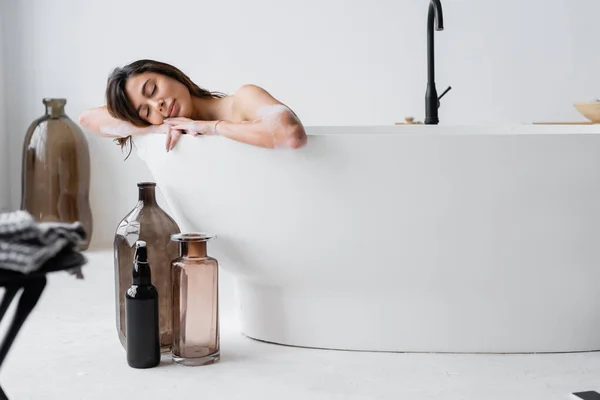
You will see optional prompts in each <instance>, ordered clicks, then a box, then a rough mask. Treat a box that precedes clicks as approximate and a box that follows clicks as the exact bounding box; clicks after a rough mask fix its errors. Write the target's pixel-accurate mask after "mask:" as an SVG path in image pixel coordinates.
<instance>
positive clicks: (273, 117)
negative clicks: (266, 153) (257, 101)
mask: <svg viewBox="0 0 600 400" xmlns="http://www.w3.org/2000/svg"><path fill="white" fill-rule="evenodd" d="M257 114H258V117H259V120H260V121H261V122H262V123H263V124H264V126H265V128H266V129H267V131H268V132H269V133H270V134H271V136H273V139H274V147H275V148H279V147H286V146H284V145H283V144H281V143H278V140H277V139H278V137H277V132H278V131H283V130H284V128H285V126H284V125H283V122H282V121H283V120H284V115H285V114H287V115H288V116H291V117H292V118H293V119H294V120H295V121H297V122H298V123H300V120H299V119H298V117H297V116H296V114H294V112H293V111H292V110H290V108H289V107H287V106H286V105H283V104H270V105H266V106H262V107H260V108H259V109H258V110H257Z"/></svg>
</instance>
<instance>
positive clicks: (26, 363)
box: [0, 251, 600, 400]
mask: <svg viewBox="0 0 600 400" xmlns="http://www.w3.org/2000/svg"><path fill="white" fill-rule="evenodd" d="M86 254H87V256H88V257H89V259H90V263H89V264H88V265H87V266H86V267H85V270H84V273H85V280H83V281H77V280H75V279H74V278H73V277H71V276H69V275H67V274H66V273H58V274H55V275H52V276H51V277H50V280H49V283H48V287H47V289H46V292H45V293H44V295H43V297H42V299H41V301H40V303H39V304H38V306H37V308H36V309H35V310H34V312H33V313H32V315H31V316H30V318H29V319H28V321H27V322H26V324H25V326H24V327H23V330H22V331H21V333H20V335H19V336H18V338H17V341H16V343H15V345H14V346H13V348H12V349H11V352H10V353H9V355H8V357H7V359H6V361H5V364H4V365H3V368H2V371H1V373H0V383H1V384H2V386H3V388H4V389H5V391H6V393H7V395H8V396H9V398H11V399H18V400H25V399H61V400H70V399H102V400H105V399H169V400H172V399H178V398H190V399H232V400H233V399H244V400H247V399H253V398H260V399H278V400H279V399H286V400H287V399H290V400H292V399H345V400H346V399H347V400H354V399H394V400H398V399H400V400H401V399H407V400H409V399H410V400H417V399H443V400H453V399H485V400H495V399H511V400H516V399H539V400H553V399H568V398H569V393H571V392H573V391H582V390H598V391H600V353H579V354H556V355H506V356H503V355H493V356H486V355H440V354H382V353H379V354H375V353H353V352H340V351H324V350H311V349H300V348H291V347H285V346H277V345H270V344H266V343H261V342H256V341H253V340H251V339H248V338H245V337H243V336H242V335H240V334H239V333H238V331H237V329H236V324H235V320H234V319H233V318H231V313H230V312H229V313H228V312H227V310H226V309H224V310H223V311H224V316H223V319H222V344H221V349H222V360H221V362H220V363H219V364H216V365H211V366H206V367H195V368H194V367H180V366H175V365H172V364H171V363H170V361H169V360H168V359H166V360H165V361H164V362H163V363H162V364H161V366H160V367H157V368H154V369H149V370H134V369H131V368H129V367H128V366H127V363H126V362H125V354H124V351H123V350H122V348H121V345H120V344H119V341H118V339H117V336H116V331H115V322H114V301H113V294H114V288H113V264H112V253H111V252H110V251H102V252H99V251H95V252H87V253H86ZM2 325H3V326H2V328H3V329H2V332H4V331H5V323H3V324H2ZM598 334H600V332H598Z"/></svg>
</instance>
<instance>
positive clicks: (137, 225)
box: [114, 182, 179, 353]
mask: <svg viewBox="0 0 600 400" xmlns="http://www.w3.org/2000/svg"><path fill="white" fill-rule="evenodd" d="M137 186H138V202H137V204H136V205H135V207H134V208H133V210H131V211H130V212H129V213H128V214H127V215H126V216H125V217H124V218H123V220H122V221H121V222H120V223H119V226H118V227H117V230H116V233H115V240H114V257H115V259H114V264H115V266H114V267H115V296H116V298H115V306H116V324H117V332H118V334H119V340H120V341H121V344H122V345H123V348H125V349H127V340H126V339H127V327H126V321H125V293H126V292H127V289H128V288H129V287H130V286H131V283H132V277H131V265H132V262H133V255H134V250H135V242H136V241H138V240H143V241H144V242H146V245H147V247H148V253H149V254H148V262H149V263H150V265H152V283H153V284H154V286H156V289H157V291H158V307H159V315H158V322H159V327H160V346H161V352H163V353H165V352H168V351H169V350H171V341H172V320H173V317H172V314H173V302H172V297H171V294H172V289H173V285H172V281H171V260H173V259H174V258H175V257H177V254H178V251H177V244H175V243H173V242H172V241H171V240H170V238H171V235H173V234H176V233H179V226H178V225H177V223H176V222H175V221H174V220H173V219H172V218H171V217H170V216H169V215H168V214H167V213H166V212H165V211H164V210H163V209H162V208H161V207H160V206H159V205H158V203H157V202H156V183H154V182H140V183H138V184H137Z"/></svg>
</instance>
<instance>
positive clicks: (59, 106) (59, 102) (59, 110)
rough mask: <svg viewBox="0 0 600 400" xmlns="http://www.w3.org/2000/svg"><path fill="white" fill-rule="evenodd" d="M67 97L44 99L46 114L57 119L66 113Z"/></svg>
mask: <svg viewBox="0 0 600 400" xmlns="http://www.w3.org/2000/svg"><path fill="white" fill-rule="evenodd" d="M66 103H67V101H66V100H65V99H44V105H45V106H46V115H49V116H50V118H53V119H57V118H60V117H63V116H64V115H65V104H66Z"/></svg>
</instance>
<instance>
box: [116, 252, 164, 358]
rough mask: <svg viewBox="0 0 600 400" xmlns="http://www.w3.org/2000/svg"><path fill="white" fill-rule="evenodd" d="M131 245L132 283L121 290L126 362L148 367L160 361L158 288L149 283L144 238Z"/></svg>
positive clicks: (149, 270) (150, 277) (149, 277)
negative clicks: (122, 295) (133, 253)
mask: <svg viewBox="0 0 600 400" xmlns="http://www.w3.org/2000/svg"><path fill="white" fill-rule="evenodd" d="M135 247H136V248H135V256H134V261H133V273H132V274H131V275H132V284H131V286H130V287H129V289H127V292H126V293H125V320H126V325H127V364H129V366H130V367H132V368H152V367H155V366H157V365H158V364H160V338H159V332H158V305H159V300H158V292H157V291H156V288H155V287H154V285H152V272H151V268H150V264H149V263H148V249H147V248H146V242H144V241H142V240H138V241H137V242H136V246H135Z"/></svg>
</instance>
